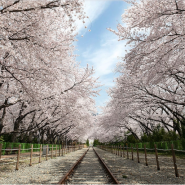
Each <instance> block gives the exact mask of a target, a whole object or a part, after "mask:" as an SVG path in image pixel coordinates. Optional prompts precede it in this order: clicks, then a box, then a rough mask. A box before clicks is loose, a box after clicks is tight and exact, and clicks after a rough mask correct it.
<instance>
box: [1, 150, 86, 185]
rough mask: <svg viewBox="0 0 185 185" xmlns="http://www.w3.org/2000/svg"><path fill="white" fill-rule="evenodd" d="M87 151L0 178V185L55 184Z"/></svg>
mask: <svg viewBox="0 0 185 185" xmlns="http://www.w3.org/2000/svg"><path fill="white" fill-rule="evenodd" d="M85 150H87V149H82V150H77V151H75V152H71V153H69V154H66V155H65V156H62V157H56V158H55V159H49V160H48V161H42V163H40V164H36V165H34V166H31V167H29V166H28V167H25V168H23V169H20V170H18V171H13V172H10V173H7V174H6V177H2V176H0V184H55V183H58V182H59V180H60V179H61V178H62V176H63V175H64V174H65V173H66V172H67V171H68V170H69V169H70V167H71V166H72V165H73V164H74V163H75V162H76V161H77V160H78V159H79V157H80V156H81V155H82V154H83V153H84V152H85Z"/></svg>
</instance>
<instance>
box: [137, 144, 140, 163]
mask: <svg viewBox="0 0 185 185" xmlns="http://www.w3.org/2000/svg"><path fill="white" fill-rule="evenodd" d="M137 162H138V163H140V161H139V152H138V145H137Z"/></svg>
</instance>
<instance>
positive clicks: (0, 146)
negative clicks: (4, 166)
mask: <svg viewBox="0 0 185 185" xmlns="http://www.w3.org/2000/svg"><path fill="white" fill-rule="evenodd" d="M2 147H3V144H2V143H1V144H0V159H1V152H2Z"/></svg>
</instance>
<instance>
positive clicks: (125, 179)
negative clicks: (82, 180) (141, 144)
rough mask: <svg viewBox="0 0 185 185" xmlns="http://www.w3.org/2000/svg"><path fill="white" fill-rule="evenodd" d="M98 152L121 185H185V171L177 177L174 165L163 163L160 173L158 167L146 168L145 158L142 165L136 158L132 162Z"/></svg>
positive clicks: (150, 166) (98, 150)
mask: <svg viewBox="0 0 185 185" xmlns="http://www.w3.org/2000/svg"><path fill="white" fill-rule="evenodd" d="M96 151H97V152H98V154H99V155H100V156H101V158H102V159H103V160H104V162H105V163H106V164H107V166H108V167H109V168H110V169H111V171H112V173H113V174H114V175H115V177H116V178H117V179H118V181H119V182H120V183H121V184H185V170H183V173H181V174H180V177H179V178H177V177H175V175H174V169H173V163H172V164H170V165H169V163H162V161H161V163H160V167H161V170H159V171H158V170H157V168H156V165H149V166H145V163H144V159H143V158H144V157H143V156H142V158H141V160H140V162H141V163H137V160H136V156H135V158H134V161H132V160H131V159H127V158H122V157H120V156H117V155H115V154H112V153H110V152H107V151H104V150H101V149H99V148H98V149H97V148H96ZM168 158H169V157H168ZM142 159H143V160H142ZM170 159H171V158H170ZM163 160H164V158H163ZM154 161H155V158H154ZM168 161H169V159H168ZM179 169H180V168H179ZM184 169H185V166H184ZM180 171H181V172H182V169H181V170H180Z"/></svg>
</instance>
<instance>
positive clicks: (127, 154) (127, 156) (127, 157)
mask: <svg viewBox="0 0 185 185" xmlns="http://www.w3.org/2000/svg"><path fill="white" fill-rule="evenodd" d="M126 145H127V159H129V156H128V143H127V144H126Z"/></svg>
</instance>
